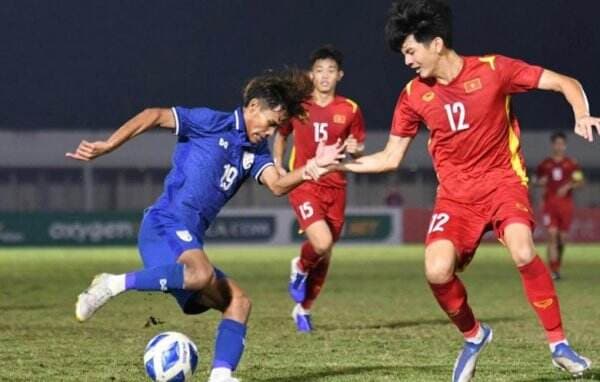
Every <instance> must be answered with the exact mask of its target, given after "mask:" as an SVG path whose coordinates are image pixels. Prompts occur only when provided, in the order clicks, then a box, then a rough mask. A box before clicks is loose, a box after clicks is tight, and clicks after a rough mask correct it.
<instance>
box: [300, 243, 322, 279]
mask: <svg viewBox="0 0 600 382" xmlns="http://www.w3.org/2000/svg"><path fill="white" fill-rule="evenodd" d="M321 258H322V256H320V255H319V254H317V253H316V252H315V250H314V249H313V247H312V245H310V243H309V242H308V240H307V241H305V242H304V243H302V248H301V249H300V262H299V263H300V269H301V270H302V272H311V271H312V270H313V269H314V268H315V267H316V266H317V264H318V263H319V262H320V261H321Z"/></svg>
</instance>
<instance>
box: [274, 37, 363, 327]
mask: <svg viewBox="0 0 600 382" xmlns="http://www.w3.org/2000/svg"><path fill="white" fill-rule="evenodd" d="M309 63H310V72H309V74H310V77H311V79H312V81H313V84H314V91H313V94H312V99H311V100H309V101H308V102H306V103H305V105H304V107H305V109H306V111H307V114H308V117H307V118H306V119H297V118H296V119H292V120H291V121H290V123H289V124H288V125H287V126H282V127H281V128H280V129H279V130H278V132H277V135H276V136H275V141H274V144H273V158H274V161H275V165H276V167H277V168H278V170H279V171H280V173H282V174H283V173H285V172H286V170H285V169H284V167H283V165H282V161H283V157H284V154H285V148H286V143H287V142H286V140H287V138H288V137H289V136H290V134H293V137H294V138H293V141H294V143H293V149H292V152H291V155H290V163H289V169H290V170H292V169H294V168H296V167H298V166H302V165H303V164H304V163H305V162H306V161H307V160H308V159H310V158H312V157H314V154H315V151H316V149H317V145H318V144H319V142H320V141H326V142H336V141H338V140H341V141H343V142H344V144H345V146H346V153H348V154H350V155H351V156H353V157H355V158H356V157H359V156H360V155H361V154H362V151H363V147H364V144H363V142H364V140H365V126H364V121H363V116H362V113H361V111H360V108H359V107H358V105H357V104H356V103H355V102H354V101H352V100H350V99H348V98H345V97H342V96H340V95H337V94H336V86H337V84H338V82H339V81H340V80H341V79H342V77H343V76H344V72H343V70H342V64H343V56H342V53H341V52H340V51H339V50H337V49H336V48H335V47H333V46H331V45H325V46H323V47H321V48H319V49H317V50H316V51H314V52H313V53H312V54H311V56H310V60H309ZM289 201H290V205H291V206H292V208H293V210H294V213H295V214H296V217H297V219H298V224H299V226H300V229H301V230H302V231H304V233H305V234H306V238H307V240H306V241H305V242H304V243H302V247H301V250H300V256H298V257H296V258H294V259H293V260H292V267H291V268H292V270H291V276H290V283H289V286H288V291H289V293H290V296H291V297H292V299H293V300H294V301H295V303H296V305H295V307H294V310H293V312H292V317H293V318H294V322H295V323H296V327H297V329H298V331H300V332H310V331H311V330H312V323H311V316H310V309H311V307H312V305H313V303H314V301H315V300H316V298H317V297H318V295H319V293H320V291H321V288H322V287H323V284H324V283H325V278H326V276H327V271H328V269H329V264H330V259H331V250H332V248H333V245H334V243H335V242H336V241H337V240H338V239H339V237H340V234H341V231H342V227H343V225H344V211H345V208H346V176H345V174H344V173H343V172H332V173H329V174H327V175H325V176H323V177H321V178H320V179H319V180H318V181H310V182H306V183H305V184H304V185H303V186H301V187H299V188H298V189H297V190H296V191H294V192H292V193H290V194H289Z"/></svg>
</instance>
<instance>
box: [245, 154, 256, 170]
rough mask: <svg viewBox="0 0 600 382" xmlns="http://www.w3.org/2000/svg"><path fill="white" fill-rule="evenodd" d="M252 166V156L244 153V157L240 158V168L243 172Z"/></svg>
mask: <svg viewBox="0 0 600 382" xmlns="http://www.w3.org/2000/svg"><path fill="white" fill-rule="evenodd" d="M253 164H254V154H253V153H249V152H247V151H244V157H243V158H242V167H244V170H248V169H250V167H252V165H253Z"/></svg>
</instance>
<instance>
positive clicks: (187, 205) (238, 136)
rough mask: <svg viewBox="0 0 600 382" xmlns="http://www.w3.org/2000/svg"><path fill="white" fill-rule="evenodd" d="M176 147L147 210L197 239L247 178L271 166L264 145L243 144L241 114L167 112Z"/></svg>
mask: <svg viewBox="0 0 600 382" xmlns="http://www.w3.org/2000/svg"><path fill="white" fill-rule="evenodd" d="M172 111H173V115H174V117H175V134H176V135H177V137H178V139H177V144H176V146H175V151H174V153H173V158H172V169H171V171H170V172H169V174H168V175H167V177H166V179H165V188H164V191H163V194H162V195H161V196H160V197H159V198H158V200H157V201H156V203H154V205H153V206H152V211H153V213H154V212H156V213H157V214H158V215H160V216H161V217H164V218H165V219H169V218H174V219H176V220H178V221H180V222H181V223H183V224H184V225H185V226H186V228H187V229H188V230H190V231H191V232H193V233H195V234H196V235H198V236H200V237H202V236H203V234H204V231H205V230H206V229H207V228H208V226H209V225H210V224H211V223H212V221H213V220H214V219H215V217H216V216H217V214H218V213H219V211H220V210H221V208H223V206H224V205H225V203H227V201H228V200H229V199H231V198H232V197H233V195H235V193H236V192H237V190H238V189H239V187H240V186H241V184H242V183H243V182H244V181H245V180H246V179H247V178H248V176H249V175H252V176H253V177H254V178H255V179H256V180H257V181H258V180H259V178H260V175H261V174H262V171H263V170H264V169H265V168H267V167H269V166H272V165H273V160H272V158H271V153H270V152H269V146H268V142H267V141H266V140H264V141H262V142H260V143H258V144H253V143H251V142H250V141H249V140H248V135H247V134H246V125H245V123H244V118H243V112H242V109H241V108H239V109H237V110H235V111H234V112H233V113H225V112H219V111H215V110H211V109H207V108H194V109H186V108H183V107H174V108H172Z"/></svg>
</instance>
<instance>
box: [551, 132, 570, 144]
mask: <svg viewBox="0 0 600 382" xmlns="http://www.w3.org/2000/svg"><path fill="white" fill-rule="evenodd" d="M557 139H562V140H563V141H565V142H566V141H567V136H566V135H565V133H563V132H562V131H557V132H556V133H553V134H552V135H551V136H550V142H552V143H554V142H556V140H557Z"/></svg>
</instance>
